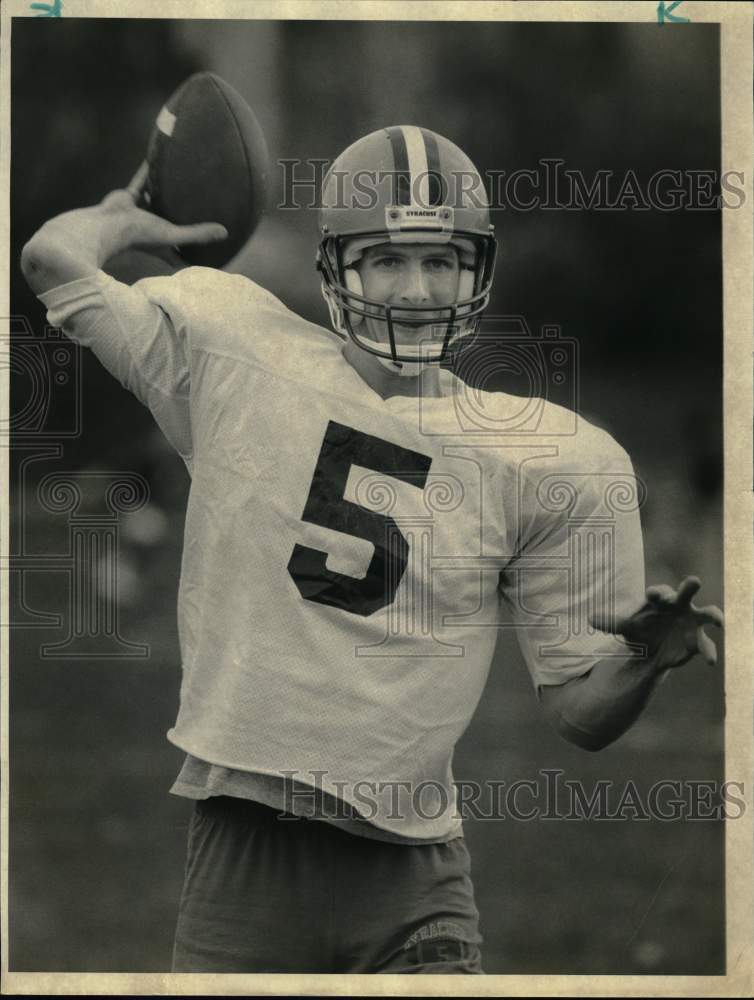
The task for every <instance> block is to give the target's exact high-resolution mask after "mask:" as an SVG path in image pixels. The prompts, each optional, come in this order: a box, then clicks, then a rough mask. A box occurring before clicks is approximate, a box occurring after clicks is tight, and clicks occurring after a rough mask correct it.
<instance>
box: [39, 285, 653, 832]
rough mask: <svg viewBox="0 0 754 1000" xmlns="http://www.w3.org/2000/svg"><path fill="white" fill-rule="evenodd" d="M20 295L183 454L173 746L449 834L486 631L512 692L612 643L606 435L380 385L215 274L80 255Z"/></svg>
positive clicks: (613, 575) (520, 405)
mask: <svg viewBox="0 0 754 1000" xmlns="http://www.w3.org/2000/svg"><path fill="white" fill-rule="evenodd" d="M42 298H43V301H44V302H45V303H46V304H47V305H48V308H49V310H50V311H49V318H50V321H51V322H53V323H55V324H56V325H62V326H64V328H65V329H66V331H67V332H68V333H69V334H70V335H72V336H74V337H75V338H76V339H78V340H79V341H80V342H81V343H84V344H86V345H87V346H89V347H91V348H92V349H93V350H94V351H95V353H96V354H97V355H98V357H99V358H100V359H101V360H102V362H103V363H104V364H105V365H106V366H107V367H108V369H109V370H110V371H111V372H112V373H113V374H114V375H115V376H116V377H117V378H119V380H120V381H121V382H122V383H123V384H124V385H126V386H127V387H128V388H130V389H131V390H132V391H133V392H135V393H136V395H137V396H138V397H139V398H140V399H141V400H142V401H143V402H144V403H145V404H146V405H147V406H149V407H150V409H151V410H152V412H153V413H154V415H155V418H156V419H157V421H158V423H159V424H160V426H161V427H162V429H163V431H164V432H165V434H166V436H167V437H168V440H170V441H171V443H172V444H173V445H174V446H175V447H176V448H177V450H178V451H179V452H180V453H181V454H182V455H183V457H184V459H185V461H186V463H187V466H188V467H189V470H190V472H191V476H192V484H191V491H190V496H189V503H188V511H187V517H186V527H185V539H184V551H183V562H182V570H181V583H180V593H179V635H180V643H181V653H182V660H183V680H182V687H181V699H180V710H179V713H178V718H177V721H176V724H175V726H174V728H173V729H172V730H171V731H170V733H169V734H168V735H169V738H170V739H171V740H172V741H173V742H174V743H175V744H177V745H178V746H179V747H181V748H182V749H184V750H185V751H187V752H188V753H190V754H192V755H194V756H196V757H199V758H201V759H202V760H205V761H208V762H210V763H214V764H218V765H222V766H224V767H229V768H234V769H238V770H241V771H252V772H261V773H267V774H275V775H280V774H281V773H283V774H288V775H289V776H291V777H294V778H297V779H298V780H299V781H303V782H309V783H312V784H318V785H320V786H321V787H322V788H323V789H324V790H325V791H327V792H330V793H332V794H334V795H337V796H339V797H340V798H342V799H345V800H346V801H348V802H350V803H351V804H352V805H353V806H355V807H356V809H358V810H360V811H361V813H362V815H364V816H365V818H366V819H368V820H370V821H371V822H372V823H374V824H375V825H377V826H379V827H381V828H383V829H385V830H391V831H394V832H396V833H399V834H401V835H404V836H406V837H418V838H426V839H433V838H438V837H442V836H445V835H447V834H448V832H449V831H452V830H453V829H454V828H460V818H459V816H458V815H457V812H456V808H455V795H454V789H453V776H452V771H451V761H452V755H453V749H454V746H455V744H456V742H457V740H458V739H459V737H460V736H461V734H462V733H463V731H464V730H465V729H466V727H467V726H468V724H469V721H470V719H471V717H472V714H473V712H474V709H475V707H476V705H477V703H478V700H479V698H480V695H481V693H482V689H483V687H484V685H485V681H486V679H487V674H488V671H489V668H490V663H491V660H492V655H493V651H494V647H495V642H496V639H497V636H498V633H499V629H500V627H501V626H502V627H507V628H515V630H516V633H517V636H518V639H519V642H520V645H521V648H522V651H523V654H524V658H525V660H526V663H527V666H528V668H529V670H530V672H531V675H532V679H533V681H534V683H535V685H537V686H539V685H546V684H562V683H564V682H565V681H567V680H569V679H570V678H572V677H576V676H579V675H582V674H584V673H586V672H587V671H588V670H590V669H591V668H592V666H593V665H594V664H595V663H596V662H597V660H598V659H601V658H603V657H605V656H625V655H626V647H625V645H624V643H623V642H622V640H619V639H616V638H614V637H610V636H607V635H605V634H603V633H600V632H596V631H595V630H594V629H593V628H591V626H590V619H591V617H592V615H595V614H604V613H606V612H607V613H610V612H612V613H615V614H624V613H629V612H631V611H633V610H635V609H636V607H638V606H639V605H640V604H641V602H642V599H643V590H644V567H643V553H642V540H641V529H640V523H639V513H638V506H639V503H638V501H639V495H638V494H639V491H638V489H637V484H636V481H635V479H634V475H633V471H632V468H631V463H630V461H629V459H628V457H627V456H626V454H625V452H624V451H623V450H622V449H621V448H620V447H619V446H618V445H617V444H616V443H615V441H614V440H613V439H612V438H611V437H610V435H609V434H607V433H606V432H604V431H602V430H600V429H598V428H596V427H594V426H592V425H591V424H589V423H588V422H586V421H584V420H578V421H577V420H576V419H575V416H574V414H573V413H571V412H570V411H568V410H566V409H563V408H560V407H557V406H555V405H552V404H549V403H546V402H544V401H542V400H535V401H532V400H528V401H525V400H522V399H521V398H519V397H515V396H510V395H507V394H502V393H487V392H481V391H478V390H470V389H467V388H466V387H465V386H464V385H463V384H462V383H461V382H460V381H459V380H457V379H455V378H454V377H453V376H452V375H450V374H448V373H443V385H444V390H445V393H446V394H445V395H443V396H442V397H441V398H429V399H418V398H414V397H404V396H396V397H392V398H389V399H382V398H381V397H380V396H379V395H377V394H376V393H375V392H373V391H372V390H371V389H370V388H369V386H368V385H367V384H366V383H365V382H364V381H363V380H362V379H361V378H360V376H359V375H358V374H357V373H356V372H355V371H354V369H352V368H351V366H350V365H349V364H348V363H347V362H346V361H345V359H344V358H343V355H342V342H341V341H340V339H339V338H338V337H336V336H335V335H334V334H332V333H330V332H328V331H326V330H324V329H322V328H321V327H318V326H315V325H313V324H311V323H309V322H307V321H305V320H304V319H302V318H300V317H299V316H297V315H295V314H294V313H292V312H290V311H289V310H288V309H286V308H285V306H283V305H282V304H281V303H280V302H279V301H278V300H277V299H276V298H274V297H273V296H272V295H270V294H268V293H267V292H265V291H264V290H263V289H261V288H259V287H258V286H257V285H255V284H253V283H252V282H251V281H249V280H248V279H246V278H244V277H242V276H239V275H231V274H227V273H223V272H219V271H214V270H209V269H204V268H189V269H187V270H185V271H183V272H180V273H179V274H177V275H175V276H173V277H169V278H149V279H145V280H143V281H141V282H139V283H138V284H137V285H136V286H134V287H133V288H128V287H127V286H125V285H122V284H120V283H118V282H116V281H114V280H113V279H112V278H108V277H106V276H105V275H104V274H102V273H101V272H99V273H98V274H97V275H96V276H93V277H92V278H89V279H83V281H81V282H73V283H71V284H70V285H65V286H62V287H61V288H58V289H55V290H53V291H52V292H50V293H47V295H45V296H43V297H42ZM103 304H104V306H105V308H104V309H103V308H102V306H103ZM87 311H88V312H89V313H90V314H91V322H87V321H86V319H87ZM113 317H114V318H115V322H114V321H113ZM501 605H504V606H505V607H504V613H503V614H501ZM313 776H314V777H313Z"/></svg>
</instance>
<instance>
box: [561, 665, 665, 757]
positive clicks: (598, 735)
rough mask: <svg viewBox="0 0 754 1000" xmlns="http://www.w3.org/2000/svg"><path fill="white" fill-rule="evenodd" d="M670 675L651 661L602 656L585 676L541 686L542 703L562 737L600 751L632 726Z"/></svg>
mask: <svg viewBox="0 0 754 1000" xmlns="http://www.w3.org/2000/svg"><path fill="white" fill-rule="evenodd" d="M666 675H667V670H660V669H659V668H658V667H657V665H656V664H655V662H654V661H653V660H652V659H646V660H638V659H612V658H611V659H609V660H600V661H599V662H598V663H597V664H596V666H595V667H594V668H593V669H592V670H591V671H590V673H589V674H587V675H586V676H585V677H579V678H577V679H575V680H572V681H570V682H569V683H568V684H566V685H564V686H563V687H562V688H558V689H556V688H554V687H553V688H543V689H542V702H543V704H544V707H545V709H546V711H547V713H548V715H549V716H550V718H551V719H552V721H553V723H554V724H555V726H556V728H557V730H558V732H559V733H560V734H561V736H563V737H564V738H565V739H567V740H568V741H569V742H571V743H575V744H576V745H577V746H580V747H582V748H583V749H585V750H601V749H602V748H603V747H605V746H607V745H608V744H610V743H612V742H613V741H614V740H616V739H617V738H618V737H619V736H620V735H621V734H622V733H624V732H625V731H626V730H627V729H628V728H629V727H630V726H631V725H633V723H634V722H635V721H636V720H637V718H638V717H639V716H640V715H641V713H642V711H643V710H644V708H645V707H646V705H647V702H648V701H649V699H650V698H651V696H652V693H653V692H654V690H655V688H656V687H657V684H658V683H659V682H660V680H662V679H663V678H664V677H665V676H666Z"/></svg>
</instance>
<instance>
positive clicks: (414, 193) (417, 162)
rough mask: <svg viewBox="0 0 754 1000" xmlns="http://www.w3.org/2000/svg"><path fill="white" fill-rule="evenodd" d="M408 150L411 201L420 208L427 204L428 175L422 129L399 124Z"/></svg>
mask: <svg viewBox="0 0 754 1000" xmlns="http://www.w3.org/2000/svg"><path fill="white" fill-rule="evenodd" d="M401 132H403V137H404V139H405V140H406V150H407V151H408V169H409V173H410V174H411V201H412V202H413V201H416V203H417V204H418V205H419V207H420V208H426V207H427V206H428V205H429V175H428V174H427V148H426V146H425V143H424V136H423V135H422V130H421V129H420V128H417V127H416V125H401Z"/></svg>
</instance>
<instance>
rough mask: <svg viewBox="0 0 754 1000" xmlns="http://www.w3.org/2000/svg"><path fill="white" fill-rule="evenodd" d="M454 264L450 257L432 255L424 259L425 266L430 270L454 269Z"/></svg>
mask: <svg viewBox="0 0 754 1000" xmlns="http://www.w3.org/2000/svg"><path fill="white" fill-rule="evenodd" d="M454 264H455V261H453V260H451V258H450V257H430V258H429V260H425V261H424V266H425V267H426V268H427V269H428V270H430V271H452V270H453V267H454Z"/></svg>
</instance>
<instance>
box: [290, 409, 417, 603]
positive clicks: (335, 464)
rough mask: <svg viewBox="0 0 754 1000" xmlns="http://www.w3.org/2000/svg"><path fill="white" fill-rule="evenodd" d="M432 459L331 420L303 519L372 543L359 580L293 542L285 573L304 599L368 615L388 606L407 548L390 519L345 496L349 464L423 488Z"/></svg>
mask: <svg viewBox="0 0 754 1000" xmlns="http://www.w3.org/2000/svg"><path fill="white" fill-rule="evenodd" d="M431 464H432V459H431V458H429V457H428V456H427V455H421V454H420V453H419V452H416V451H410V450H409V449H408V448H402V447H401V446H400V445H397V444H392V443H391V442H389V441H383V440H382V439H381V438H378V437H373V436H372V435H371V434H364V433H363V432H362V431H357V430H354V428H353V427H347V426H345V425H344V424H338V423H336V422H335V421H334V420H331V421H330V422H329V423H328V425H327V430H326V431H325V437H324V441H323V442H322V449H321V450H320V453H319V458H318V459H317V465H316V468H315V469H314V476H313V477H312V484H311V487H310V489H309V496H308V497H307V500H306V505H305V506H304V512H303V514H302V515H301V519H302V520H303V521H308V522H310V523H311V524H320V525H322V526H323V527H325V528H332V529H333V530H334V531H342V532H344V533H345V534H347V535H352V536H354V537H356V538H363V539H365V540H366V541H368V542H371V543H372V545H373V546H374V554H373V555H372V558H371V561H370V563H369V567H368V569H367V572H366V575H365V576H364V577H363V579H358V578H356V577H353V576H348V575H346V574H344V573H334V572H333V571H332V570H329V569H327V566H326V563H327V555H328V554H327V552H321V551H320V550H319V549H311V548H309V547H308V546H305V545H299V544H298V543H297V544H296V545H294V547H293V554H292V555H291V558H290V561H289V562H288V572H289V573H290V574H291V576H292V577H293V580H294V582H295V584H296V586H297V587H298V590H299V593H300V594H301V596H302V597H303V598H304V599H305V600H307V601H314V602H315V603H317V604H327V605H329V606H330V607H333V608H340V609H341V610H342V611H347V612H349V613H350V614H352V615H363V616H368V615H372V614H374V613H375V611H379V610H380V608H384V607H387V605H388V604H391V603H392V602H393V600H394V599H395V594H396V591H397V590H398V586H399V585H400V582H401V580H402V578H403V574H404V573H405V572H406V566H407V565H408V553H409V546H408V542H407V541H406V539H405V537H404V535H403V534H402V533H401V531H400V529H399V527H398V525H397V524H396V523H395V521H394V520H393V518H392V517H390V516H389V515H386V514H378V513H376V512H374V511H371V510H367V509H366V508H365V507H360V506H359V505H358V504H355V503H352V502H351V501H350V500H346V499H345V497H344V493H345V490H346V483H347V481H348V474H349V472H350V470H351V466H352V465H358V466H360V467H362V468H365V469H372V470H374V471H375V472H380V473H382V474H384V475H386V476H390V477H392V478H393V479H399V480H401V481H402V482H404V483H408V484H409V485H410V486H414V487H416V488H417V489H420V490H423V489H424V485H425V483H426V481H427V474H428V472H429V467H430V465H431Z"/></svg>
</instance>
